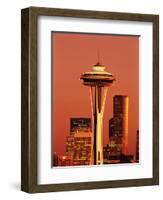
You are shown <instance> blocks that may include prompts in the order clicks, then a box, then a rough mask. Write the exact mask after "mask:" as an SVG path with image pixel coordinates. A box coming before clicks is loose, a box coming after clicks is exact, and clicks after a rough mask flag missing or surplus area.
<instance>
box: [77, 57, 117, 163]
mask: <svg viewBox="0 0 163 200" xmlns="http://www.w3.org/2000/svg"><path fill="white" fill-rule="evenodd" d="M105 68H106V67H105V66H104V65H102V64H100V62H99V61H98V62H97V63H96V64H95V65H93V66H92V71H89V72H85V73H83V74H82V75H81V77H80V79H81V80H82V81H83V85H85V86H88V87H89V88H90V100H91V111H92V129H93V138H94V142H93V143H94V144H93V158H94V159H93V160H94V165H101V164H103V115H104V107H105V102H106V96H107V91H108V87H109V86H111V84H112V83H113V82H114V80H115V77H114V76H113V75H112V74H111V73H109V72H107V71H105Z"/></svg>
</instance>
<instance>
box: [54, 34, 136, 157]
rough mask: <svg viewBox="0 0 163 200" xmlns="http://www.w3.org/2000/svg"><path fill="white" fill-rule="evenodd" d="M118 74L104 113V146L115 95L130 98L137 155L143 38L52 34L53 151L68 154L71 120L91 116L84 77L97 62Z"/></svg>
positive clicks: (131, 137) (132, 150)
mask: <svg viewBox="0 0 163 200" xmlns="http://www.w3.org/2000/svg"><path fill="white" fill-rule="evenodd" d="M98 51H99V52H100V62H101V63H102V64H103V65H105V66H106V71H108V72H111V73H112V74H114V75H115V77H116V81H115V82H114V84H113V85H112V86H111V87H109V90H108V94H107V99H106V105H105V112H104V129H103V131H104V133H103V135H104V137H103V141H104V145H105V144H107V143H108V136H109V130H108V129H109V128H108V127H109V119H110V118H111V117H112V116H113V96H114V95H128V96H129V153H130V154H134V155H135V149H136V131H137V129H139V37H138V36H123V35H104V34H80V33H61V32H53V33H52V71H53V73H52V80H53V81H52V84H53V87H52V88H53V100H52V104H53V113H52V114H53V121H52V123H53V130H52V134H53V152H56V153H57V154H58V155H65V154H66V136H67V135H69V133H70V118H71V117H90V118H91V107H90V98H89V89H88V87H86V86H83V85H82V82H81V80H80V75H81V74H82V73H83V72H85V71H89V70H91V66H92V65H94V64H96V63H97V59H98V58H97V52H98Z"/></svg>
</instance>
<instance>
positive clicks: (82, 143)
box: [66, 118, 93, 165]
mask: <svg viewBox="0 0 163 200" xmlns="http://www.w3.org/2000/svg"><path fill="white" fill-rule="evenodd" d="M70 124H71V130H70V131H71V134H70V135H69V136H67V138H66V156H68V157H72V165H91V164H93V134H92V131H91V120H90V119H89V118H73V119H70Z"/></svg>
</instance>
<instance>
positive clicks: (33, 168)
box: [21, 7, 159, 193]
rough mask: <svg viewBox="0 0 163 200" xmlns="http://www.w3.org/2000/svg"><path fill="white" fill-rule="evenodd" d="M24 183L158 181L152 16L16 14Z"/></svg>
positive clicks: (37, 188)
mask: <svg viewBox="0 0 163 200" xmlns="http://www.w3.org/2000/svg"><path fill="white" fill-rule="evenodd" d="M21 19H22V21H21V26H22V29H21V30H22V33H21V36H22V38H21V42H22V54H21V59H22V68H21V69H22V72H21V77H22V79H21V80H22V83H21V84H22V87H21V94H22V97H21V98H22V105H21V106H22V107H21V110H22V122H21V132H22V135H21V155H22V156H21V159H22V165H21V189H22V190H23V191H25V192H29V193H36V192H53V191H67V190H83V189H102V188H113V187H129V186H147V185H158V184H159V16H158V15H152V14H136V13H117V12H101V11H100V12H99V11H88V10H85V11H84V10H69V9H58V8H39V7H30V8H26V9H22V12H21Z"/></svg>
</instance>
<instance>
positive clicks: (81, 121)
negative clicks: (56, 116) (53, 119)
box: [70, 118, 91, 133]
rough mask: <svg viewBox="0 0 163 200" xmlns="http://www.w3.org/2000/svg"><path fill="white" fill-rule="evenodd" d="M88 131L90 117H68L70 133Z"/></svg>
mask: <svg viewBox="0 0 163 200" xmlns="http://www.w3.org/2000/svg"><path fill="white" fill-rule="evenodd" d="M90 131H91V119H90V118H71V119H70V133H75V132H90Z"/></svg>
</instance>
